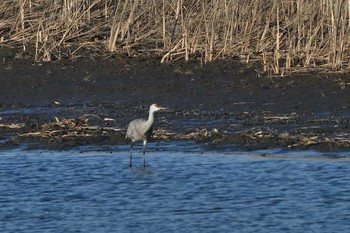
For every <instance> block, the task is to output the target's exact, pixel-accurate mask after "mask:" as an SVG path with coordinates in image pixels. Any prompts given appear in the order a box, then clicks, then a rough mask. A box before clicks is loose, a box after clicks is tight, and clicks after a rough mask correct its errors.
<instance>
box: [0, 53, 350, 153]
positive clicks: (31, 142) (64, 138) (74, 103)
mask: <svg viewBox="0 0 350 233" xmlns="http://www.w3.org/2000/svg"><path fill="white" fill-rule="evenodd" d="M0 58H1V63H2V64H1V66H0V80H1V85H0V117H1V120H0V140H1V142H2V144H1V147H3V148H7V147H13V146H23V145H25V146H26V147H27V148H53V149H57V148H58V149H65V148H67V147H74V146H78V145H86V144H96V145H100V144H101V145H103V144H124V143H127V141H125V139H124V134H125V128H126V127H127V124H128V122H129V121H131V120H132V119H134V118H136V117H147V114H148V113H147V112H148V107H149V105H150V104H152V103H159V104H160V105H162V106H165V107H168V109H167V110H166V111H164V112H160V113H157V115H156V125H155V129H156V131H155V135H154V138H155V140H195V141H198V142H204V143H206V144H205V145H207V146H208V148H211V147H214V148H220V147H225V148H227V147H231V146H232V147H235V148H237V147H238V148H241V149H248V150H249V149H262V148H274V147H281V148H312V149H317V150H348V149H350V134H349V125H350V109H349V106H350V98H349V97H350V76H349V75H348V74H329V73H320V72H318V73H309V74H302V75H301V74H295V75H291V76H284V77H267V76H264V75H262V74H260V73H259V72H258V71H257V69H256V67H254V66H252V65H250V66H247V65H246V64H242V63H240V62H238V61H236V60H232V59H227V60H219V61H215V62H212V63H209V64H205V65H202V64H200V62H197V61H191V62H187V63H184V62H180V61H179V62H174V63H172V64H163V65H161V64H160V63H159V60H160V59H159V58H156V57H138V58H129V57H121V56H97V57H95V58H92V57H81V58H78V59H76V60H73V61H71V60H66V61H60V62H52V63H37V62H32V61H30V60H29V59H17V58H15V56H14V55H13V54H11V53H9V52H8V51H6V52H4V51H3V52H2V53H1V56H0Z"/></svg>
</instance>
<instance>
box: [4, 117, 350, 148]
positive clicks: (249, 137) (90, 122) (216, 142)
mask: <svg viewBox="0 0 350 233" xmlns="http://www.w3.org/2000/svg"><path fill="white" fill-rule="evenodd" d="M93 118H96V119H98V120H100V118H99V117H98V116H96V115H83V116H81V117H79V118H77V119H62V120H60V119H58V118H55V120H54V121H52V122H48V123H44V124H43V125H41V126H40V127H39V128H38V130H33V129H31V130H30V131H29V132H22V133H13V132H16V130H18V129H23V128H24V127H26V126H25V125H24V124H8V125H7V124H0V128H1V129H2V130H3V131H4V130H6V131H7V132H8V137H7V139H6V140H4V137H2V139H3V140H2V143H1V144H0V147H2V148H7V147H15V146H19V145H26V149H67V148H70V147H76V146H82V145H106V144H108V145H119V144H127V143H129V142H128V140H127V139H125V129H124V128H116V127H111V126H105V125H101V124H100V125H98V124H96V122H94V119H93ZM107 120H108V119H107ZM255 121H257V119H256V118H253V119H250V123H251V124H252V122H254V127H247V125H248V123H247V121H242V122H241V124H243V125H245V126H244V129H242V130H240V129H239V128H238V130H233V131H230V132H229V131H226V130H222V129H218V128H192V129H188V130H185V131H183V132H178V130H175V131H172V130H171V129H164V128H159V129H157V130H155V131H154V134H153V136H152V138H153V140H163V141H171V140H182V141H184V140H191V141H196V142H198V143H204V144H206V145H208V146H209V147H215V148H216V149H217V148H220V146H221V145H226V146H227V145H233V146H237V145H239V147H240V148H242V149H246V150H254V149H267V148H297V149H315V150H320V151H334V150H348V149H350V134H349V133H348V132H347V131H346V130H337V131H334V130H329V129H328V130H327V128H321V127H316V126H311V125H310V126H309V127H297V128H291V127H289V130H288V131H287V130H285V127H280V128H278V127H273V126H274V124H276V123H277V124H282V123H283V122H284V123H287V124H291V122H294V123H295V119H294V120H292V119H291V117H286V116H274V117H272V116H265V117H262V118H260V120H259V122H255ZM319 121H320V120H319ZM262 122H263V124H262ZM257 124H260V125H264V126H263V127H256V125H257ZM28 128H30V127H28ZM11 130H13V132H12V135H11ZM176 131H177V132H176ZM226 148H227V147H226Z"/></svg>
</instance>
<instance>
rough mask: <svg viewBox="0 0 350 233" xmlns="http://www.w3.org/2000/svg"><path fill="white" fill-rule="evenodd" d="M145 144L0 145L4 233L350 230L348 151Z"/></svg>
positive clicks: (0, 216) (0, 219)
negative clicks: (52, 147)
mask: <svg viewBox="0 0 350 233" xmlns="http://www.w3.org/2000/svg"><path fill="white" fill-rule="evenodd" d="M159 147H161V149H159ZM157 148H158V149H157ZM139 150H140V147H137V148H136V149H135V158H134V161H133V162H134V168H133V169H129V168H128V163H129V156H128V146H121V147H118V146H116V147H106V148H87V147H86V148H80V149H76V150H71V151H39V150H34V151H26V150H19V149H16V150H6V151H0V232H269V233H270V232H350V160H349V158H348V156H347V153H345V152H344V153H341V154H340V156H334V154H322V153H318V152H308V151H299V152H293V151H291V152H281V151H278V150H275V151H263V152H262V151H257V152H240V151H226V152H215V151H205V150H203V149H201V148H196V146H195V145H190V144H189V145H181V144H180V145H176V144H175V145H174V144H172V143H163V144H153V145H150V147H149V151H148V154H146V161H147V167H146V169H143V168H142V159H141V156H140V153H139ZM262 153H264V154H265V155H266V156H260V154H262Z"/></svg>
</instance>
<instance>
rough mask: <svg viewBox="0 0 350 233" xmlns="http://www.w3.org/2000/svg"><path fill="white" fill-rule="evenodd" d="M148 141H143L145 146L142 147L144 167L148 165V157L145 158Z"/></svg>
mask: <svg viewBox="0 0 350 233" xmlns="http://www.w3.org/2000/svg"><path fill="white" fill-rule="evenodd" d="M146 143H147V141H146V140H145V141H143V147H142V158H143V167H144V168H145V167H146V159H145V154H146Z"/></svg>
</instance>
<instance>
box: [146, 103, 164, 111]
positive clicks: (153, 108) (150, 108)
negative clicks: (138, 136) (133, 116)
mask: <svg viewBox="0 0 350 233" xmlns="http://www.w3.org/2000/svg"><path fill="white" fill-rule="evenodd" d="M162 109H165V108H163V107H161V106H160V105H159V104H152V105H151V106H150V107H149V111H150V112H158V111H160V110H162Z"/></svg>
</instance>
